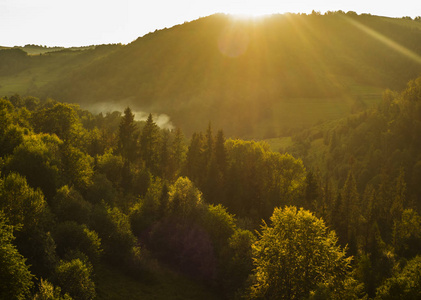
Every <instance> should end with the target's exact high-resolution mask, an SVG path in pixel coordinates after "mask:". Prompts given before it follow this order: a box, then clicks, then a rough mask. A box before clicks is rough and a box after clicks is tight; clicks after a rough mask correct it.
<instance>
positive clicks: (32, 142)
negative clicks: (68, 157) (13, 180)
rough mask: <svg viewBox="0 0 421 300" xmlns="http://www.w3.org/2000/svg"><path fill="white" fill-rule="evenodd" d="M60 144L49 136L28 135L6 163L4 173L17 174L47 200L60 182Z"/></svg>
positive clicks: (56, 139)
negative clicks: (39, 191) (39, 190)
mask: <svg viewBox="0 0 421 300" xmlns="http://www.w3.org/2000/svg"><path fill="white" fill-rule="evenodd" d="M61 143H62V142H61V141H60V140H59V139H58V138H57V137H53V136H50V135H29V136H28V137H26V139H25V140H24V141H23V143H21V144H20V145H19V146H18V147H16V148H15V149H14V151H13V155H12V156H11V157H10V158H9V159H8V160H7V161H6V164H5V170H6V173H7V172H18V173H19V174H21V175H23V176H25V177H26V180H27V181H28V184H29V185H30V186H31V187H33V188H41V190H42V191H43V193H44V194H45V195H46V197H47V198H50V197H52V196H53V195H54V193H55V189H56V187H57V185H58V182H59V181H60V176H59V175H60V165H61V162H60V154H59V146H60V144H61ZM39 174H42V176H40V175H39Z"/></svg>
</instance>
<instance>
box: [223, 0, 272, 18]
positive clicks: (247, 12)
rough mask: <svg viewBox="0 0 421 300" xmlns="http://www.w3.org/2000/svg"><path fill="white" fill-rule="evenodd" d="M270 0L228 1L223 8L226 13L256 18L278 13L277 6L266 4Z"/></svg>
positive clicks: (239, 16)
mask: <svg viewBox="0 0 421 300" xmlns="http://www.w3.org/2000/svg"><path fill="white" fill-rule="evenodd" d="M268 2H270V1H230V2H228V3H227V6H226V8H225V9H224V10H225V12H226V13H228V14H230V15H232V16H235V17H238V18H258V17H262V16H265V15H271V14H274V13H279V12H280V11H279V8H276V7H274V6H273V5H268Z"/></svg>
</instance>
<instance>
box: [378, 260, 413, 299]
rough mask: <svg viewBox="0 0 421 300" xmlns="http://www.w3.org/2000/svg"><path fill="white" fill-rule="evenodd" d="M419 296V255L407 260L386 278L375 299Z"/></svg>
mask: <svg viewBox="0 0 421 300" xmlns="http://www.w3.org/2000/svg"><path fill="white" fill-rule="evenodd" d="M420 297H421V257H420V256H416V257H415V258H413V259H411V260H410V261H408V263H407V265H406V266H405V267H404V268H403V270H401V271H400V272H397V273H396V274H394V276H393V277H391V278H389V279H387V280H386V281H385V282H384V283H383V284H382V285H381V286H380V287H379V288H378V289H377V293H376V298H375V299H379V300H380V299H385V300H386V299H411V300H412V299H414V300H415V299H419V298H420Z"/></svg>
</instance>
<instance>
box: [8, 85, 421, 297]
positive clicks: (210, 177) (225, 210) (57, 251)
mask: <svg viewBox="0 0 421 300" xmlns="http://www.w3.org/2000/svg"><path fill="white" fill-rule="evenodd" d="M414 95H419V94H417V93H414ZM416 97H419V96H416ZM411 111H412V110H411ZM0 151H1V153H0V157H1V159H0V171H1V179H0V210H1V215H0V224H1V226H0V238H1V239H0V240H1V243H2V244H1V245H2V248H1V249H0V257H1V259H0V264H2V265H1V268H0V270H1V276H2V281H1V283H0V298H7V299H27V298H35V299H69V298H70V297H71V298H74V299H93V298H95V296H96V290H95V284H96V282H95V280H96V279H95V276H94V274H95V272H96V271H97V270H98V268H99V266H101V265H110V266H113V267H114V268H116V269H118V270H120V272H123V273H126V274H128V275H130V276H132V277H133V278H135V279H136V280H141V281H142V280H151V278H153V277H154V264H155V260H156V259H157V260H158V261H160V262H163V263H165V264H167V265H169V266H171V268H173V269H174V270H177V271H178V272H181V273H183V274H186V275H188V276H191V277H192V278H195V279H196V280H197V281H200V282H204V283H206V285H207V286H208V287H209V288H210V289H212V290H214V291H218V294H219V295H220V297H221V298H236V297H238V298H240V297H247V298H269V299H279V298H285V299H302V298H309V297H310V298H324V299H327V298H331V299H357V298H362V297H364V296H365V295H368V296H369V297H374V296H377V298H378V299H388V298H387V297H388V296H389V295H391V293H395V294H396V295H398V297H409V296H411V295H415V298H416V297H417V296H418V295H419V293H420V289H419V280H421V279H420V278H419V277H420V276H418V277H414V276H413V275H412V273H411V272H412V270H416V269H417V268H418V267H419V265H420V261H419V258H418V257H417V256H416V255H418V254H419V249H420V248H419V247H418V245H419V242H420V237H419V232H421V231H420V226H421V225H420V217H419V214H418V212H417V210H416V209H414V208H412V207H411V206H408V205H407V203H406V201H405V200H404V198H403V197H404V194H405V191H406V188H405V181H404V179H403V175H402V176H400V177H398V180H397V181H396V182H397V183H396V186H397V188H396V189H395V188H393V186H391V185H388V186H387V187H388V188H389V189H388V190H385V191H384V193H383V194H377V193H376V192H375V191H374V190H368V191H367V196H366V197H371V198H367V199H369V200H367V201H365V202H362V200H361V198H360V196H359V192H358V188H357V184H356V181H355V179H354V178H355V176H354V175H353V174H355V173H356V171H354V173H350V175H349V176H348V177H347V179H346V182H345V184H344V186H343V188H341V189H339V190H338V189H336V188H335V186H334V184H333V183H331V182H330V181H329V180H323V181H321V179H320V178H322V177H321V176H318V173H317V172H308V171H306V169H305V167H304V165H303V163H302V161H301V160H299V159H296V158H294V157H293V156H291V155H289V154H280V153H275V152H272V151H270V150H269V147H268V146H267V145H266V144H264V143H259V142H254V141H242V140H233V139H228V140H226V139H225V137H224V133H223V131H222V130H219V131H217V133H216V134H214V132H213V129H212V126H211V124H209V125H208V127H207V129H206V130H205V132H197V133H195V134H193V136H192V138H191V139H190V140H187V139H186V138H185V137H184V136H183V133H182V132H181V130H178V129H177V130H166V129H160V128H159V127H158V126H157V125H156V123H155V122H154V121H153V116H152V115H149V117H148V119H147V120H146V121H142V122H138V121H135V116H134V114H133V113H132V111H131V109H130V108H127V109H126V110H125V111H124V113H123V114H121V113H120V112H113V113H107V114H105V115H104V114H98V115H93V114H91V113H89V112H88V111H84V110H81V109H80V108H79V107H78V106H76V105H71V104H65V103H60V102H56V101H53V100H46V101H40V100H39V99H37V98H34V97H26V98H21V97H19V96H18V95H15V96H12V97H10V98H9V99H7V98H4V99H1V100H0ZM402 174H403V173H402ZM364 195H365V194H364ZM383 199H388V201H389V199H390V201H391V202H390V205H391V206H388V207H387V206H385V205H384V204H383V202H381V201H382V200H383ZM364 205H366V206H364ZM276 207H278V208H276ZM296 207H303V208H305V209H307V210H304V209H297V208H296ZM366 207H367V208H366ZM274 208H275V209H274ZM392 208H393V209H392ZM309 210H310V211H312V212H313V213H311V212H310V211H309ZM234 214H235V215H234ZM262 219H263V220H265V223H263V226H262V227H261V226H260V225H261V224H262V222H261V220H262ZM323 220H324V221H323ZM328 225H329V226H330V227H331V228H334V229H335V230H336V232H337V235H336V234H335V232H333V231H331V230H330V229H329V228H328V227H327V226H328ZM256 230H257V231H256ZM387 234H388V235H387ZM338 239H339V242H340V243H341V244H342V246H338V243H337V242H338ZM346 244H349V253H351V254H352V255H354V259H353V258H352V257H351V256H349V254H347V252H346V251H347V250H346V249H347V248H346ZM315 249H317V251H315ZM406 261H407V263H406ZM417 284H418V285H417ZM415 298H414V299H415Z"/></svg>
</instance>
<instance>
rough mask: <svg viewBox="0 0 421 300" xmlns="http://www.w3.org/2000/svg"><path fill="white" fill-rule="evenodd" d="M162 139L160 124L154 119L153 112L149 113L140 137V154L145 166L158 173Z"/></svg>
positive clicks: (155, 173)
mask: <svg viewBox="0 0 421 300" xmlns="http://www.w3.org/2000/svg"><path fill="white" fill-rule="evenodd" d="M160 141H161V136H160V131H159V127H158V125H156V123H155V122H154V121H153V118H152V114H149V116H148V119H147V120H146V124H145V127H143V129H142V134H141V137H140V154H141V157H142V159H143V161H144V162H145V166H146V167H147V168H148V169H149V170H150V171H151V172H152V174H154V175H157V174H158V173H159V152H160V151H159V150H160V149H159V145H160Z"/></svg>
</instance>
